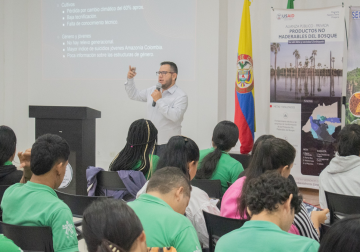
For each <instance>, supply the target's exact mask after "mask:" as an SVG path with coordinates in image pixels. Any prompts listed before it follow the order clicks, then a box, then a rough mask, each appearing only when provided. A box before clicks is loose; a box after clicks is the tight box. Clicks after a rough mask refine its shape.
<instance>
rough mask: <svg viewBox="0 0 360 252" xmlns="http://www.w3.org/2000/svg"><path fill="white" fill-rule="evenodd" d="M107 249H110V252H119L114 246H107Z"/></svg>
mask: <svg viewBox="0 0 360 252" xmlns="http://www.w3.org/2000/svg"><path fill="white" fill-rule="evenodd" d="M109 248H110V249H111V251H112V252H120V250H118V249H117V248H116V247H115V246H113V245H111V244H110V245H109Z"/></svg>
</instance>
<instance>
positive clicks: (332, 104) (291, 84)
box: [269, 6, 360, 188]
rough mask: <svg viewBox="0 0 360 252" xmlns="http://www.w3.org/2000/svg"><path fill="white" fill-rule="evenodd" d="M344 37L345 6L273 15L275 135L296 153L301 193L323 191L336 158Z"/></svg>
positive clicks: (272, 125)
mask: <svg viewBox="0 0 360 252" xmlns="http://www.w3.org/2000/svg"><path fill="white" fill-rule="evenodd" d="M344 35H345V34H344V8H342V7H341V6H339V7H331V8H324V9H312V10H294V9H284V10H278V9H275V10H271V43H270V51H271V52H270V64H269V67H270V134H272V135H274V136H276V137H279V138H283V139H286V140H287V141H288V142H289V143H291V144H292V145H293V146H294V147H295V149H296V158H295V161H294V166H293V169H292V171H291V174H292V175H293V176H294V178H295V180H296V182H297V184H298V186H300V187H308V188H318V175H319V174H320V172H321V171H322V170H323V169H324V168H325V167H326V166H327V165H328V164H329V162H330V160H331V159H332V157H334V155H335V139H336V138H337V135H338V133H339V132H340V129H341V109H340V108H341V96H342V83H343V50H341V48H343V47H344ZM359 91H360V90H359ZM359 116H360V94H359ZM359 119H360V118H359Z"/></svg>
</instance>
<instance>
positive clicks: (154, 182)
mask: <svg viewBox="0 0 360 252" xmlns="http://www.w3.org/2000/svg"><path fill="white" fill-rule="evenodd" d="M190 191H191V185H190V180H189V178H188V177H187V176H186V175H185V174H184V173H183V172H182V171H181V170H180V169H179V168H176V167H164V168H162V169H160V170H157V171H156V172H155V173H154V174H153V176H152V177H151V179H150V180H149V183H148V185H147V189H146V194H142V195H140V197H139V198H137V199H136V200H135V201H133V202H129V203H128V205H129V206H130V207H131V208H132V209H133V210H134V211H135V213H136V214H137V216H138V217H139V219H140V221H141V223H142V225H143V227H144V231H145V234H146V243H147V245H148V247H171V246H172V247H174V248H175V249H176V250H177V252H201V251H202V249H201V246H200V242H199V240H198V236H197V233H196V230H195V228H194V227H193V225H192V224H191V222H190V221H189V220H188V219H187V218H186V217H185V216H184V214H185V209H186V207H187V205H188V204H189V200H190Z"/></svg>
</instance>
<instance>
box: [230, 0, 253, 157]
mask: <svg viewBox="0 0 360 252" xmlns="http://www.w3.org/2000/svg"><path fill="white" fill-rule="evenodd" d="M250 4H251V3H250V0H244V7H243V13H242V18H241V27H240V36H239V47H238V55H237V73H236V81H235V119H234V122H235V124H236V125H237V126H238V128H239V140H240V143H241V147H240V153H242V154H247V153H249V152H250V151H251V149H252V147H253V144H254V131H255V105H254V75H253V59H252V40H251V24H250V8H249V7H250Z"/></svg>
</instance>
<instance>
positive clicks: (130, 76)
mask: <svg viewBox="0 0 360 252" xmlns="http://www.w3.org/2000/svg"><path fill="white" fill-rule="evenodd" d="M135 70H136V67H131V66H129V72H128V74H127V78H128V79H132V78H134V77H135V76H136V72H135Z"/></svg>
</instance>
